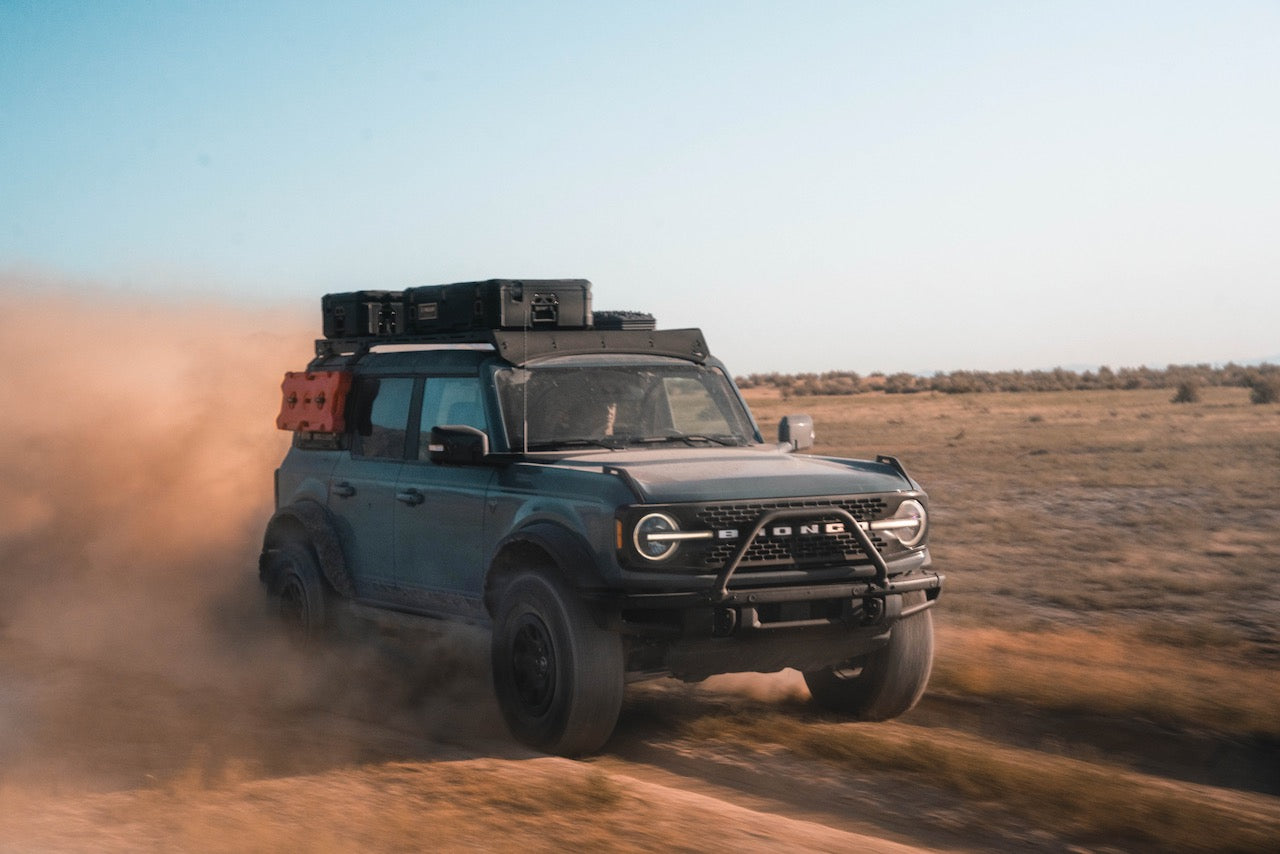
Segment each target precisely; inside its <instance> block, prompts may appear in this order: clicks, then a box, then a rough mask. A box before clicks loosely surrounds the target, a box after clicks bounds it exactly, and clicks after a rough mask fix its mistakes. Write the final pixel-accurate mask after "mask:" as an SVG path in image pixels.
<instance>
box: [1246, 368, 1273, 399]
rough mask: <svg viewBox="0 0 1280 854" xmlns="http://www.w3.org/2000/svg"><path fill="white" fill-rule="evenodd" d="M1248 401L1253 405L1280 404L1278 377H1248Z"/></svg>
mask: <svg viewBox="0 0 1280 854" xmlns="http://www.w3.org/2000/svg"><path fill="white" fill-rule="evenodd" d="M1249 399H1250V400H1251V401H1253V402H1254V403H1280V376H1278V375H1276V374H1259V375H1257V376H1253V377H1250V378H1249Z"/></svg>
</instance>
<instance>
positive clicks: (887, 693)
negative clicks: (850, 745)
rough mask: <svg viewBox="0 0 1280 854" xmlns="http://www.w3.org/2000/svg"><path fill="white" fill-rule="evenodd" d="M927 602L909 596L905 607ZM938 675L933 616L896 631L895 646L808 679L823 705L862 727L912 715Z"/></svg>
mask: <svg viewBox="0 0 1280 854" xmlns="http://www.w3.org/2000/svg"><path fill="white" fill-rule="evenodd" d="M921 601H923V594H907V595H906V596H904V597H903V605H904V606H909V605H913V604H916V603H918V602H921ZM932 670H933V615H932V613H931V612H929V611H921V612H920V613H918V614H913V615H912V616H910V617H907V618H906V619H905V620H900V621H899V622H898V623H897V624H896V625H894V627H893V629H892V631H891V633H890V635H889V643H888V644H886V645H885V646H883V647H881V648H880V649H877V650H875V651H874V652H870V653H867V654H866V655H863V656H859V657H858V658H854V659H850V660H849V661H847V662H845V663H843V664H840V665H836V666H834V667H828V668H825V669H823V670H812V671H808V672H806V673H805V674H804V681H805V684H807V685H808V686H809V693H810V694H812V695H813V700H814V702H815V703H817V704H818V705H820V706H822V707H824V708H827V709H830V710H831V711H834V712H840V713H841V714H844V715H848V716H849V717H852V718H855V719H857V720H862V721H885V720H889V719H890V718H896V717H898V716H899V715H902V714H905V713H906V712H908V711H910V710H911V709H912V708H913V707H914V706H915V704H916V703H917V702H919V700H920V697H921V696H923V695H924V689H925V686H927V685H928V684H929V673H930V672H931V671H932Z"/></svg>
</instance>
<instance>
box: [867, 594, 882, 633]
mask: <svg viewBox="0 0 1280 854" xmlns="http://www.w3.org/2000/svg"><path fill="white" fill-rule="evenodd" d="M883 617H884V600H883V599H878V598H876V597H875V596H868V597H867V598H865V599H863V600H862V622H863V625H867V626H870V625H874V624H875V623H878V622H880V620H881V619H882V618H883Z"/></svg>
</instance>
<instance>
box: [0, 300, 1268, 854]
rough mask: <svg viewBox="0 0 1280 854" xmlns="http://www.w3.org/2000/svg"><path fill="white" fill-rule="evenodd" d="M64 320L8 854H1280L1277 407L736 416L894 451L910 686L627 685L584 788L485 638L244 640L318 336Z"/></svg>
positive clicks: (840, 407) (40, 510) (13, 676)
mask: <svg viewBox="0 0 1280 854" xmlns="http://www.w3.org/2000/svg"><path fill="white" fill-rule="evenodd" d="M79 305H80V301H79V300H77V299H76V298H75V296H74V295H68V296H66V297H65V298H50V299H48V300H46V301H45V304H43V305H42V306H41V311H40V314H41V316H57V317H61V318H65V319H67V320H66V322H67V323H74V322H80V323H82V324H83V327H84V328H83V329H81V330H80V331H79V333H77V334H74V335H71V336H70V337H69V338H68V340H67V341H65V342H52V343H51V342H49V341H48V340H47V333H46V332H45V330H43V329H42V328H40V327H39V326H38V325H33V324H29V323H25V322H24V321H23V318H25V317H26V316H28V313H27V312H26V311H21V310H19V306H21V307H23V308H24V309H27V308H30V305H29V302H28V301H27V300H26V298H25V295H24V297H23V298H22V299H19V298H18V297H16V296H15V297H12V298H10V297H6V296H5V294H4V292H3V290H0V340H4V341H5V342H6V343H8V344H9V345H10V346H11V347H12V349H13V350H14V352H15V353H16V354H18V355H17V359H16V362H15V364H14V365H13V366H11V370H9V371H8V372H6V373H4V374H0V394H3V395H4V397H5V399H6V400H8V401H10V403H11V405H9V406H8V407H6V409H5V411H4V413H3V415H2V416H0V417H3V419H4V423H3V424H2V425H0V426H2V427H3V429H4V433H5V435H6V436H7V437H8V438H9V441H10V444H9V445H8V446H7V447H6V449H5V450H4V453H0V500H3V507H4V510H5V513H4V514H2V517H0V566H2V567H3V572H2V573H0V852H10V851H12V852H26V851H95V852H96V851H174V850H190V851H254V850H261V851H276V850H281V849H283V848H288V849H290V850H299V851H324V852H327V851H350V850H362V851H384V850H385V851H390V850H423V849H425V848H438V849H443V850H494V849H495V848H523V849H528V850H564V849H565V848H571V847H584V848H591V849H604V850H636V851H639V850H689V851H707V850H730V849H732V850H814V851H833V850H870V851H895V852H900V851H905V850H913V849H915V848H919V847H923V848H929V849H944V850H1003V851H1028V850H1030V851H1046V852H1049V851H1054V852H1057V851H1063V850H1097V851H1126V850H1159V851H1271V850H1274V846H1275V840H1276V839H1277V838H1280V712H1278V711H1277V710H1280V678H1277V677H1278V676H1280V673H1278V672H1277V671H1280V630H1278V628H1277V626H1278V624H1280V581H1278V580H1277V569H1280V499H1278V498H1277V496H1278V495H1280V406H1277V405H1265V406H1259V405H1253V404H1250V403H1249V401H1248V392H1247V391H1246V390H1244V389H1221V388H1218V389H1215V388H1209V389H1205V390H1204V393H1203V398H1202V400H1201V401H1200V402H1198V403H1192V404H1173V403H1171V402H1170V401H1169V397H1170V395H1171V393H1170V392H1167V391H1163V392H1155V391H1117V392H1099V393H1092V392H1074V393H1048V394H1032V393H1026V394H976V395H959V396H942V395H934V394H928V393H926V394H916V395H885V394H880V393H871V394H863V395H858V396H852V397H804V398H796V399H791V400H782V399H780V398H779V397H778V396H777V395H776V394H774V395H772V396H771V395H770V394H769V393H767V392H766V391H752V392H751V393H750V395H749V399H750V401H751V403H752V405H753V407H754V408H755V411H756V415H757V419H758V420H759V422H760V423H761V424H762V425H763V426H764V427H765V429H766V430H772V429H773V427H774V425H776V423H777V419H778V417H779V416H780V415H781V414H783V413H786V412H799V411H807V412H809V413H810V414H812V415H813V416H814V417H815V420H816V422H817V426H818V434H819V441H820V444H819V446H818V447H817V448H816V449H815V451H817V452H819V453H827V454H834V455H849V456H871V455H874V454H877V453H891V454H894V455H896V456H898V457H900V458H901V459H902V461H903V462H904V463H905V465H906V466H907V468H908V470H909V471H911V472H912V473H913V474H914V475H915V476H916V478H917V479H918V480H920V482H921V483H922V484H924V485H925V487H926V488H927V489H928V491H929V494H930V497H931V502H932V503H931V510H932V519H933V530H932V542H933V554H934V558H935V562H936V564H937V566H938V568H939V569H941V570H942V571H944V572H945V573H946V574H947V577H948V583H947V588H946V591H945V592H944V594H943V597H942V599H941V600H940V604H939V607H938V608H937V609H936V611H935V612H934V613H935V619H936V625H937V629H938V647H937V661H936V665H935V668H934V677H933V681H932V683H931V688H930V693H929V694H928V695H926V697H925V699H924V701H923V702H922V703H921V705H920V706H919V707H918V708H916V709H915V710H914V711H912V712H911V713H909V714H908V715H906V716H904V717H903V718H902V719H900V720H898V721H894V722H890V723H885V724H857V723H849V722H846V721H840V720H838V719H835V718H832V717H831V716H829V715H824V714H822V713H820V712H817V711H815V710H814V709H813V708H811V707H810V706H809V705H808V703H807V694H806V692H805V689H804V687H803V682H802V681H801V680H800V679H799V676H798V674H795V673H792V672H784V673H782V674H771V675H755V676H744V677H725V678H720V679H716V680H712V681H711V682H710V683H708V684H706V685H698V686H687V685H682V684H679V683H675V682H672V681H660V682H656V683H646V684H642V685H636V686H632V690H630V691H629V694H628V699H627V702H626V705H625V707H624V710H623V715H622V719H621V721H620V724H619V728H618V732H617V734H616V736H615V738H614V739H613V741H612V742H610V744H609V745H608V746H607V748H606V749H605V751H604V752H603V753H602V755H600V756H598V757H595V758H593V759H590V760H587V761H584V762H569V761H567V760H559V759H547V758H544V757H538V756H536V755H534V754H530V753H529V752H527V751H524V750H522V749H520V748H519V747H518V746H516V745H514V744H513V743H512V741H511V740H510V738H509V737H508V736H507V735H506V733H505V730H504V728H503V726H502V724H501V719H500V716H499V715H498V713H497V710H496V708H495V706H494V704H493V701H492V697H491V692H490V689H489V684H488V679H489V677H488V674H487V670H486V668H487V654H486V650H485V643H484V638H483V637H479V636H477V635H476V634H475V633H471V634H468V633H465V632H462V633H460V632H455V631H452V630H443V629H441V630H435V633H434V634H432V633H428V635H426V636H424V637H412V636H409V637H403V638H395V639H389V638H382V639H377V640H376V641H375V642H373V643H371V644H369V645H364V646H342V647H334V648H330V647H326V648H322V649H320V650H311V651H300V650H297V649H295V648H294V647H292V646H290V645H289V644H287V643H285V642H284V641H283V640H282V639H281V638H280V636H279V633H278V631H277V630H276V627H275V626H274V624H272V623H271V622H270V621H269V620H267V619H266V615H265V614H264V613H263V610H262V606H261V599H260V591H259V590H258V587H257V582H256V579H255V577H254V559H255V556H256V551H257V548H258V542H257V541H258V538H259V537H260V535H261V529H262V524H263V520H264V519H265V518H266V515H267V514H268V513H269V506H270V501H271V492H270V471H271V469H272V467H273V466H274V465H275V463H276V462H277V461H278V459H279V456H280V454H281V452H282V448H283V440H282V436H281V435H280V434H278V433H277V432H276V431H274V430H273V429H272V427H271V418H272V416H273V414H274V411H275V406H276V403H277V395H278V383H279V373H280V371H281V370H283V369H288V368H296V367H298V363H299V362H300V361H301V360H303V359H305V358H306V355H307V354H308V353H309V352H310V346H309V341H308V340H307V339H308V337H309V336H308V334H307V331H306V329H305V328H303V327H301V326H299V328H294V329H290V330H281V331H278V333H277V334H273V335H264V334H260V333H244V334H239V333H236V334H228V333H227V332H226V330H230V329H247V328H253V325H252V324H253V322H254V321H255V320H256V318H249V317H245V316H244V315H243V312H241V311H240V310H237V309H230V308H227V307H225V306H224V307H221V308H217V309H216V310H215V311H213V312H212V313H210V312H209V311H203V312H195V311H183V312H178V311H176V308H177V307H175V306H147V307H145V308H139V307H137V306H130V305H112V304H107V303H104V304H102V305H101V306H100V309H101V310H99V311H95V312H94V314H93V316H91V317H90V316H86V315H84V313H83V312H78V311H77V310H76V309H77V307H78V306H79ZM186 308H191V307H189V306H188V307H186ZM179 317H180V318H182V320H181V322H177V319H178V318H179ZM103 324H109V325H111V328H114V329H118V330H120V331H121V334H122V335H124V334H126V333H127V332H128V331H129V330H130V329H133V330H134V331H135V333H136V334H135V335H134V338H136V340H137V342H138V343H137V345H136V346H133V347H131V348H123V349H121V351H120V352H119V353H117V354H115V355H114V356H113V359H112V360H111V362H110V365H109V366H107V367H106V368H104V366H103V364H102V360H101V358H100V356H99V355H98V354H96V353H95V352H94V351H93V350H92V348H85V347H82V346H79V345H78V343H77V342H80V341H84V340H90V338H91V335H92V334H93V332H94V331H95V330H97V329H99V328H101V326H102V325H103ZM159 330H164V331H163V332H160V331H159ZM73 331H74V330H73ZM210 366H217V369H216V370H213V371H211V370H210ZM15 402H20V404H21V405H18V404H17V403H15ZM126 424H127V425H128V429H120V425H126Z"/></svg>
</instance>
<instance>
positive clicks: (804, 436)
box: [778, 415, 814, 451]
mask: <svg viewBox="0 0 1280 854" xmlns="http://www.w3.org/2000/svg"><path fill="white" fill-rule="evenodd" d="M778 441H779V442H781V443H782V444H784V445H790V446H791V450H793V451H803V450H804V449H805V448H812V447H813V441H814V432H813V418H811V417H810V416H808V415H784V416H782V420H781V421H779V422H778Z"/></svg>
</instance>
